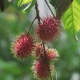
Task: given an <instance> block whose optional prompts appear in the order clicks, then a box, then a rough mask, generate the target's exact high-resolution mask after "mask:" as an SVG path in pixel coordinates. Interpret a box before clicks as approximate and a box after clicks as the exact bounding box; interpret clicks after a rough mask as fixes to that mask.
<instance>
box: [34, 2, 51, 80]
mask: <svg viewBox="0 0 80 80" xmlns="http://www.w3.org/2000/svg"><path fill="white" fill-rule="evenodd" d="M35 9H36V15H37V19H38V23H39V24H40V16H39V10H38V4H37V2H36V4H35ZM42 45H43V50H44V56H45V61H46V63H47V64H48V70H49V74H50V79H51V80H52V77H51V72H50V67H49V62H48V58H47V55H46V50H45V45H44V42H43V41H42Z"/></svg>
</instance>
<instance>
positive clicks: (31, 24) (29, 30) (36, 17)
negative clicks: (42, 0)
mask: <svg viewBox="0 0 80 80" xmlns="http://www.w3.org/2000/svg"><path fill="white" fill-rule="evenodd" d="M36 19H37V17H35V18H34V20H33V21H32V23H31V25H30V27H29V31H28V33H30V30H31V27H32V25H33V23H34V21H35V20H36Z"/></svg>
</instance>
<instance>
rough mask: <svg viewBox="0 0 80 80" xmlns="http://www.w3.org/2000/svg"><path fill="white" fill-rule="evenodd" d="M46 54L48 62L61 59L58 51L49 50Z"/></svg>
mask: <svg viewBox="0 0 80 80" xmlns="http://www.w3.org/2000/svg"><path fill="white" fill-rule="evenodd" d="M46 53H47V58H48V60H54V59H57V58H58V57H59V54H58V51H57V50H56V49H48V50H47V52H46Z"/></svg>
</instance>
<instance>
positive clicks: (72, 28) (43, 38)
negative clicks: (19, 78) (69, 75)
mask: <svg viewBox="0 0 80 80" xmlns="http://www.w3.org/2000/svg"><path fill="white" fill-rule="evenodd" d="M44 3H45V4H46V6H47V8H48V10H49V11H48V12H49V14H48V13H47V14H45V15H43V16H41V11H40V8H39V0H0V10H1V12H4V10H5V9H6V8H7V7H8V6H9V4H14V5H16V7H17V9H18V10H19V11H20V12H21V13H23V14H29V12H30V11H31V9H32V8H35V13H36V15H35V16H34V19H33V20H32V23H31V24H30V26H29V27H28V30H25V31H24V32H23V33H20V35H18V36H17V37H16V39H15V41H13V42H12V47H11V50H12V53H13V56H14V57H15V58H17V59H18V60H21V61H24V60H25V59H27V58H28V57H29V56H32V57H34V59H33V65H32V67H31V70H32V72H33V75H34V78H35V79H37V80H53V78H54V77H53V76H54V74H55V73H56V69H55V64H54V63H55V61H57V60H59V58H60V55H59V52H58V50H56V49H54V48H50V47H48V45H47V43H52V41H53V42H54V41H55V40H57V39H58V37H59V35H60V34H61V33H62V32H63V29H65V30H66V31H68V32H69V34H70V35H72V37H74V38H75V39H76V40H77V41H79V40H78V38H77V33H78V32H79V30H80V23H79V22H80V1H79V0H49V1H48V0H44ZM51 3H53V5H52V4H51ZM42 6H43V5H42ZM46 11H47V9H46ZM33 23H36V24H35V28H34V35H35V36H33V34H31V29H32V27H34V26H33Z"/></svg>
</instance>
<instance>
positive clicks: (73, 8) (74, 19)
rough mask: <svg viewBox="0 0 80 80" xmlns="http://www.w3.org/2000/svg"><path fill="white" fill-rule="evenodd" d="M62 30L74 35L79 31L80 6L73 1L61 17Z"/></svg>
mask: <svg viewBox="0 0 80 80" xmlns="http://www.w3.org/2000/svg"><path fill="white" fill-rule="evenodd" d="M62 20H63V23H64V28H65V29H66V30H67V31H68V32H70V33H71V34H73V35H75V34H76V33H77V32H78V31H79V30H80V5H79V4H78V3H77V1H76V0H74V1H73V2H72V3H71V5H70V6H69V8H68V9H67V10H66V12H65V13H64V15H63V16H62Z"/></svg>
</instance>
